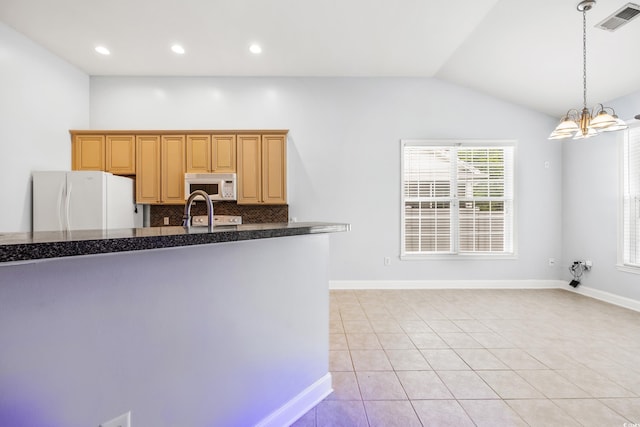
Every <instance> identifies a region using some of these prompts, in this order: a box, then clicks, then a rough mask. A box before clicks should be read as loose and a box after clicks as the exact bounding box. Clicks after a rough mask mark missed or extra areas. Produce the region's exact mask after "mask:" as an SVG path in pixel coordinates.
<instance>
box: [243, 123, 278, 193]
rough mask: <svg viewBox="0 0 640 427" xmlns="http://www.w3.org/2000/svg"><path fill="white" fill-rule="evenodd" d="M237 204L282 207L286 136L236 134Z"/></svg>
mask: <svg viewBox="0 0 640 427" xmlns="http://www.w3.org/2000/svg"><path fill="white" fill-rule="evenodd" d="M237 142H238V144H237V147H238V204H272V205H280V204H286V202H287V194H286V182H287V176H286V151H287V150H286V135H238V141H237Z"/></svg>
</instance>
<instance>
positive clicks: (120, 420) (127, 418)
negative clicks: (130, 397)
mask: <svg viewBox="0 0 640 427" xmlns="http://www.w3.org/2000/svg"><path fill="white" fill-rule="evenodd" d="M100 427H131V411H129V412H127V413H126V414H122V415H120V416H118V417H115V418H114V419H112V420H109V421H107V422H105V423H102V424H100Z"/></svg>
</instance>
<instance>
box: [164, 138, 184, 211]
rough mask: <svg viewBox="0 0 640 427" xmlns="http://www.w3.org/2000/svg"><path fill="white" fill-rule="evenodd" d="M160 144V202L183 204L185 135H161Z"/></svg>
mask: <svg viewBox="0 0 640 427" xmlns="http://www.w3.org/2000/svg"><path fill="white" fill-rule="evenodd" d="M161 144H162V155H161V157H162V162H161V167H160V170H161V171H162V180H161V182H162V184H161V186H160V188H161V189H162V193H161V194H162V202H163V203H166V204H177V205H184V171H185V136H184V135H163V136H162V140H161Z"/></svg>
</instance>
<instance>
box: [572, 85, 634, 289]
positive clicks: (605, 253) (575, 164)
mask: <svg viewBox="0 0 640 427" xmlns="http://www.w3.org/2000/svg"><path fill="white" fill-rule="evenodd" d="M606 105H611V106H613V107H614V108H615V109H616V112H617V113H618V115H619V116H620V118H622V119H624V120H630V119H631V120H632V119H633V117H634V116H635V115H636V114H640V92H636V93H634V94H631V95H628V96H626V97H624V98H620V99H616V100H613V101H610V102H607V103H606ZM621 138H622V132H616V133H613V134H603V135H601V136H600V135H599V136H596V137H593V138H590V139H587V140H582V141H571V140H570V141H567V142H563V143H562V144H563V150H562V157H563V179H562V182H563V187H562V192H563V210H562V225H563V244H564V247H563V251H562V259H563V263H562V264H563V278H564V279H566V280H570V279H571V274H570V273H569V271H568V270H567V269H568V267H569V264H570V263H571V262H572V261H576V260H585V259H590V260H592V261H593V269H592V271H590V272H588V273H585V274H584V276H583V278H582V281H581V286H586V287H589V288H593V289H595V290H600V291H604V292H608V293H612V294H615V295H619V296H622V297H626V298H631V299H634V300H636V301H640V275H637V274H633V273H629V272H623V271H619V270H618V269H617V268H616V262H617V255H618V253H617V249H618V214H619V209H620V206H619V196H620V193H619V190H620V168H619V148H620V143H621Z"/></svg>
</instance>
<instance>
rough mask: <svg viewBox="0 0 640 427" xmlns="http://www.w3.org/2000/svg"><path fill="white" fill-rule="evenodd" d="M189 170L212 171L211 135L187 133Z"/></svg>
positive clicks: (197, 171) (193, 171)
mask: <svg viewBox="0 0 640 427" xmlns="http://www.w3.org/2000/svg"><path fill="white" fill-rule="evenodd" d="M186 144H187V172H189V173H208V172H211V135H187V142H186Z"/></svg>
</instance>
